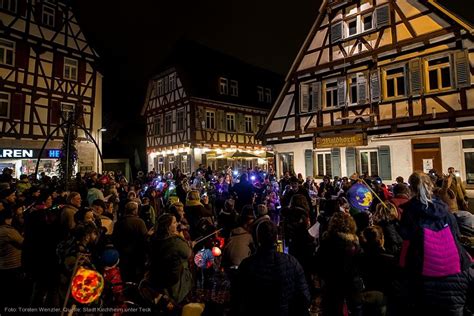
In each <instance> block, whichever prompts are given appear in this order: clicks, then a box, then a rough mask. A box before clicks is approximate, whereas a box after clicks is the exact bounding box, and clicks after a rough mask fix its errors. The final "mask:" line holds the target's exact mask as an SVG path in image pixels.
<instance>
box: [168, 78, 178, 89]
mask: <svg viewBox="0 0 474 316" xmlns="http://www.w3.org/2000/svg"><path fill="white" fill-rule="evenodd" d="M168 79H169V88H170V91H173V90H174V89H176V75H175V74H171V75H169V77H168Z"/></svg>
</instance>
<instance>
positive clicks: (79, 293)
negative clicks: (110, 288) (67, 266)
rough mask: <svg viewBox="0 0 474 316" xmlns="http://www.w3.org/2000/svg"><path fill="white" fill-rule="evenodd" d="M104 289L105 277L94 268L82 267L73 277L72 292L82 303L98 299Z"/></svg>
mask: <svg viewBox="0 0 474 316" xmlns="http://www.w3.org/2000/svg"><path fill="white" fill-rule="evenodd" d="M103 289H104V278H103V277H102V275H100V273H98V272H97V271H94V270H90V269H85V268H83V267H80V268H79V269H78V270H77V272H76V275H75V276H74V278H73V279H72V286H71V294H72V297H74V299H75V300H76V301H77V302H79V303H81V304H89V303H92V302H94V301H95V300H97V299H98V298H99V297H100V295H101V294H102V290H103Z"/></svg>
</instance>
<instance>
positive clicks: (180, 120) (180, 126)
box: [176, 110, 184, 131]
mask: <svg viewBox="0 0 474 316" xmlns="http://www.w3.org/2000/svg"><path fill="white" fill-rule="evenodd" d="M176 130H177V131H182V130H184V110H180V111H178V112H176Z"/></svg>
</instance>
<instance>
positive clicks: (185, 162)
mask: <svg viewBox="0 0 474 316" xmlns="http://www.w3.org/2000/svg"><path fill="white" fill-rule="evenodd" d="M189 171H190V170H189V162H188V155H181V172H183V173H189Z"/></svg>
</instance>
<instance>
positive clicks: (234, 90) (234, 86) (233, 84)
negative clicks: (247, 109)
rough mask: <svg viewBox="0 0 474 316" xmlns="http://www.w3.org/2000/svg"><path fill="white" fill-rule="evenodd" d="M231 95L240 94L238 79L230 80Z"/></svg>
mask: <svg viewBox="0 0 474 316" xmlns="http://www.w3.org/2000/svg"><path fill="white" fill-rule="evenodd" d="M230 95H231V96H234V97H237V96H238V95H239V83H238V82H237V81H236V80H231V81H230Z"/></svg>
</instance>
